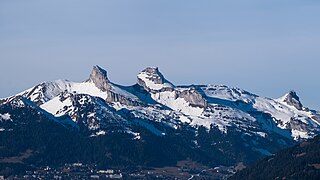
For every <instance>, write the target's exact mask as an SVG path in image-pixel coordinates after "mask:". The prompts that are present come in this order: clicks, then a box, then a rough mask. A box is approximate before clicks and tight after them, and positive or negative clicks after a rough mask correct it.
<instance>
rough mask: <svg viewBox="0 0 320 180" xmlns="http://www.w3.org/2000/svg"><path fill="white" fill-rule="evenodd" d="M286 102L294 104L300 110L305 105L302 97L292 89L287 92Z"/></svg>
mask: <svg viewBox="0 0 320 180" xmlns="http://www.w3.org/2000/svg"><path fill="white" fill-rule="evenodd" d="M283 101H284V102H286V103H287V104H288V105H290V106H294V107H295V108H296V109H298V110H302V108H303V105H302V104H301V102H300V99H299V97H298V95H297V93H296V92H294V91H290V92H289V93H287V94H286V95H285V97H284V99H283Z"/></svg>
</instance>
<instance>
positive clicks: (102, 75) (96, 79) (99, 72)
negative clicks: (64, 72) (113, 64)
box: [89, 65, 111, 91]
mask: <svg viewBox="0 0 320 180" xmlns="http://www.w3.org/2000/svg"><path fill="white" fill-rule="evenodd" d="M89 81H91V82H93V83H94V84H95V85H96V86H97V87H98V88H99V89H100V90H101V91H107V90H108V89H110V88H111V84H110V81H109V79H108V73H107V71H106V70H104V69H102V68H101V67H99V66H98V65H96V66H93V69H92V71H91V74H90V78H89Z"/></svg>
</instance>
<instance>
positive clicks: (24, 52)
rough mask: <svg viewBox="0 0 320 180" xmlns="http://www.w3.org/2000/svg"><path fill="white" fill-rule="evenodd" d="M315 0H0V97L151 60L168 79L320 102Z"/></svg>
mask: <svg viewBox="0 0 320 180" xmlns="http://www.w3.org/2000/svg"><path fill="white" fill-rule="evenodd" d="M319 19H320V1H316V0H268V1H265V0H223V1H221V0H219V1H218V0H200V1H191V0H176V1H175V0H161V1H150V0H126V1H125V0H107V1H106V0H90V1H88V0H54V1H50V0H28V1H25V0H0V62H1V64H0V65H1V66H0V67H1V70H0V77H1V78H0V97H7V96H10V95H14V94H16V93H18V92H21V91H23V90H25V89H27V88H30V87H32V86H34V85H36V84H38V83H40V82H42V81H52V80H56V79H68V80H72V81H83V80H86V79H87V78H88V76H89V74H90V71H91V68H92V66H93V65H99V66H101V67H103V68H105V69H106V70H107V71H108V73H109V78H110V79H111V81H113V82H115V83H118V84H122V85H131V84H134V83H135V82H136V75H137V74H138V73H139V71H141V70H142V69H144V68H145V67H147V66H158V67H159V68H160V70H161V72H162V73H163V74H164V76H165V77H166V78H167V79H168V80H170V81H171V82H173V83H174V84H176V85H184V84H226V85H229V86H233V87H240V88H243V89H245V90H248V91H250V92H252V93H255V94H258V95H261V96H266V97H271V98H277V97H280V96H282V95H283V94H285V93H286V92H287V91H289V90H295V91H296V92H297V93H298V95H299V96H300V98H301V101H302V103H303V104H304V105H306V106H308V107H310V108H311V109H316V110H319V109H320V82H319V77H320V71H319V67H320V48H319V47H320V20H319Z"/></svg>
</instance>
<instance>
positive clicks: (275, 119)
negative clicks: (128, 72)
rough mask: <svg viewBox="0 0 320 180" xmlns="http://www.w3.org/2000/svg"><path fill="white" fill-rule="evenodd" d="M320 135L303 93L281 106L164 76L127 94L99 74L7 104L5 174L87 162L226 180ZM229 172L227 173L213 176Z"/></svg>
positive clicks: (318, 118)
mask: <svg viewBox="0 0 320 180" xmlns="http://www.w3.org/2000/svg"><path fill="white" fill-rule="evenodd" d="M319 132H320V113H319V112H317V111H315V110H311V109H310V108H307V107H304V106H303V105H302V103H301V102H300V98H299V97H298V95H297V93H295V92H294V91H290V92H289V93H287V94H286V95H285V96H283V97H281V98H279V99H272V98H267V97H263V96H259V95H256V94H254V93H250V92H248V91H245V90H243V89H240V88H235V87H228V86H225V85H183V86H181V85H173V84H172V83H171V82H170V81H169V80H167V79H166V78H165V77H164V75H163V74H162V73H161V72H160V70H159V69H158V68H156V67H148V68H146V69H144V70H142V71H141V72H140V73H138V75H137V83H136V84H134V85H132V86H122V85H119V84H116V83H113V82H111V81H110V80H109V79H108V76H107V71H106V70H104V69H102V68H101V67H99V66H94V67H93V69H92V71H91V74H90V76H89V78H88V80H85V81H83V82H72V81H68V80H57V81H53V82H43V83H40V84H38V85H35V86H34V87H32V88H30V89H28V90H25V91H23V92H21V93H19V94H17V95H14V96H11V97H8V98H5V99H1V100H0V147H1V148H0V167H1V168H0V169H1V170H0V175H1V174H4V175H7V176H10V175H12V174H19V173H23V172H25V171H26V170H32V169H35V168H38V167H42V166H54V167H62V166H63V165H65V164H66V163H71V164H72V163H77V162H81V163H85V164H90V165H92V164H94V166H95V167H99V168H110V169H118V170H121V171H122V173H123V175H127V177H128V178H129V174H130V173H131V174H132V173H133V172H136V171H139V172H140V173H142V172H145V174H146V176H147V174H148V176H151V177H152V178H154V177H163V178H164V179H166V178H170V177H171V175H172V177H176V176H178V175H179V174H180V175H181V173H182V174H183V172H180V170H181V168H180V170H179V168H178V169H175V170H176V171H175V172H176V173H173V174H171V175H170V176H169V175H168V174H167V176H166V175H163V174H161V173H160V175H161V176H160V175H159V172H158V171H157V169H156V168H164V167H172V168H177V167H178V166H179V164H180V165H181V163H182V162H184V163H182V164H185V163H187V164H189V165H190V164H192V167H195V168H196V169H197V168H199V169H201V168H202V170H203V169H206V168H207V169H208V171H207V173H206V172H202V171H200V173H199V172H193V171H192V170H190V169H189V170H188V171H187V170H186V172H184V173H185V175H186V176H185V177H181V178H186V177H188V176H189V175H190V177H191V176H193V175H194V174H201V173H202V174H201V177H204V178H210V177H215V178H218V179H219V178H225V177H226V176H229V175H230V174H232V173H234V170H235V169H236V167H239V165H244V166H246V165H249V164H252V163H254V162H256V161H257V160H258V159H261V158H263V157H266V156H270V155H273V154H275V153H277V152H278V151H279V150H281V149H283V148H286V147H290V146H292V145H294V144H297V143H299V142H301V141H304V140H307V139H310V138H313V137H315V136H316V135H318V134H319ZM184 167H185V166H184ZM200 167H201V168H200ZM223 167H225V168H226V169H227V171H226V172H227V173H226V174H221V171H219V172H217V171H214V172H210V173H209V169H212V168H223ZM145 168H149V169H150V168H153V171H152V172H153V173H154V174H156V175H154V176H153V175H152V173H151V175H150V172H149V173H147V172H146V171H144V170H145ZM191 169H192V168H191ZM117 172H118V171H117ZM126 173H127V174H126ZM142 174H143V173H142ZM158 175H159V176H158ZM168 176H169V177H168ZM131 178H132V177H131Z"/></svg>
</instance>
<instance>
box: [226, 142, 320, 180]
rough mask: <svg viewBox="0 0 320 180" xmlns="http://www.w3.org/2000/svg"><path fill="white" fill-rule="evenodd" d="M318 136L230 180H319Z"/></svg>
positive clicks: (265, 160)
mask: <svg viewBox="0 0 320 180" xmlns="http://www.w3.org/2000/svg"><path fill="white" fill-rule="evenodd" d="M319 178H320V136H317V137H315V138H314V139H312V140H309V141H307V142H303V143H301V144H300V145H296V146H294V147H292V148H288V149H285V150H283V151H281V152H279V153H277V154H276V155H274V156H271V157H268V158H266V159H264V160H262V161H260V162H258V163H257V164H255V165H254V166H252V167H249V168H247V169H244V170H242V171H240V172H238V173H237V174H235V175H234V176H233V177H232V178H231V179H308V180H311V179H319Z"/></svg>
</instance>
